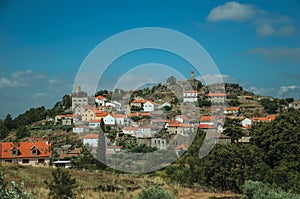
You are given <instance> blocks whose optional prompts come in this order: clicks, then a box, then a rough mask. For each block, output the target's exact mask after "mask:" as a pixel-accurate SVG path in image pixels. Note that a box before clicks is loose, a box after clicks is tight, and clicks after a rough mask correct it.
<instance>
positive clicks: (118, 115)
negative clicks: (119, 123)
mask: <svg viewBox="0 0 300 199" xmlns="http://www.w3.org/2000/svg"><path fill="white" fill-rule="evenodd" d="M111 116H112V117H114V118H125V117H126V116H125V115H123V114H115V113H112V114H111Z"/></svg>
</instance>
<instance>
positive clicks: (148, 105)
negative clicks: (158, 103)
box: [143, 100, 155, 112]
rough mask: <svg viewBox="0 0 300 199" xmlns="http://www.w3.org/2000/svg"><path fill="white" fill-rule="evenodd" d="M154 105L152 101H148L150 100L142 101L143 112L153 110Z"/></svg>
mask: <svg viewBox="0 0 300 199" xmlns="http://www.w3.org/2000/svg"><path fill="white" fill-rule="evenodd" d="M154 106H155V103H154V102H153V101H150V100H148V101H146V102H145V103H143V109H144V111H145V112H152V111H154Z"/></svg>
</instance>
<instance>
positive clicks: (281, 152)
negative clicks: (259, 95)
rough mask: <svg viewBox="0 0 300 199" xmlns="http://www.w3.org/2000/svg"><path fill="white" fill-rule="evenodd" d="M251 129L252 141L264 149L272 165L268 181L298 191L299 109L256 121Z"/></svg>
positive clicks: (299, 184)
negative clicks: (269, 119)
mask: <svg viewBox="0 0 300 199" xmlns="http://www.w3.org/2000/svg"><path fill="white" fill-rule="evenodd" d="M250 133H251V137H252V140H251V142H252V144H254V145H256V146H257V147H259V148H261V149H262V150H263V155H264V161H265V162H266V163H267V164H268V165H269V166H270V167H271V168H272V169H271V170H270V171H269V172H268V174H267V175H266V181H267V182H268V183H270V184H273V183H275V184H277V185H280V187H281V188H282V189H284V190H285V191H287V190H290V189H291V190H292V191H295V192H297V193H299V190H300V181H299V177H300V173H299V168H300V162H299V160H300V145H299V140H300V112H299V111H297V110H290V111H288V112H284V113H282V114H280V115H279V116H278V117H277V118H276V119H275V120H274V121H273V122H270V123H258V124H256V125H254V126H253V127H252V129H251V132H250ZM297 179H298V180H297Z"/></svg>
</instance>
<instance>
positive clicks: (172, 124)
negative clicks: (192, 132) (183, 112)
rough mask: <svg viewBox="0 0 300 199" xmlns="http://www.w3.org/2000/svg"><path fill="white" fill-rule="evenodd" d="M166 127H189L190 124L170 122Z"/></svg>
mask: <svg viewBox="0 0 300 199" xmlns="http://www.w3.org/2000/svg"><path fill="white" fill-rule="evenodd" d="M168 127H185V128H189V127H190V125H189V124H183V123H171V124H169V126H168Z"/></svg>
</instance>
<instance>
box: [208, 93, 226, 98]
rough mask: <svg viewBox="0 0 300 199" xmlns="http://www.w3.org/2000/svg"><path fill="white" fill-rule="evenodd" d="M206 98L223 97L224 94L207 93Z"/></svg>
mask: <svg viewBox="0 0 300 199" xmlns="http://www.w3.org/2000/svg"><path fill="white" fill-rule="evenodd" d="M207 96H208V97H225V96H226V94H225V93H208V94H207Z"/></svg>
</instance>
